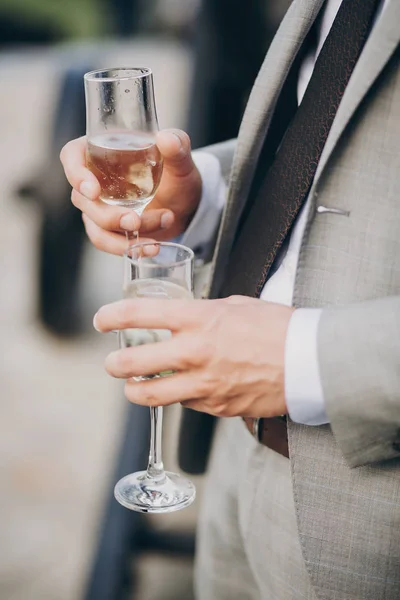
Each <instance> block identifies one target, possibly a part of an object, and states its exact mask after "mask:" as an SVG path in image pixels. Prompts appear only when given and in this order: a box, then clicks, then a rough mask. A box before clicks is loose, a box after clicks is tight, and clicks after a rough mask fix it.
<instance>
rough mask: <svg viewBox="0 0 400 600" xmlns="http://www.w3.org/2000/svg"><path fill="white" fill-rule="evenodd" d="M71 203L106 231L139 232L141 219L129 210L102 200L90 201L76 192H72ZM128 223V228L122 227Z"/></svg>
mask: <svg viewBox="0 0 400 600" xmlns="http://www.w3.org/2000/svg"><path fill="white" fill-rule="evenodd" d="M71 201H72V204H73V205H74V206H76V208H79V210H81V211H82V212H83V213H85V215H86V216H87V217H88V218H89V219H90V220H91V221H93V222H94V223H96V225H97V226H98V227H101V229H105V230H106V231H121V230H126V231H137V230H138V229H139V228H140V217H139V216H138V215H137V214H136V213H135V211H133V210H131V209H129V208H124V207H123V206H109V205H108V204H105V203H104V202H102V201H101V200H88V199H87V198H85V197H84V196H82V194H79V193H78V192H77V191H75V190H73V191H72V194H71ZM126 221H127V222H128V223H127V224H128V227H121V223H125V222H126Z"/></svg>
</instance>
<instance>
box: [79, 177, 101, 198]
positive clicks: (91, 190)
mask: <svg viewBox="0 0 400 600" xmlns="http://www.w3.org/2000/svg"><path fill="white" fill-rule="evenodd" d="M79 191H80V193H81V194H82V196H85V198H88V199H89V200H94V198H95V196H96V191H97V190H96V186H95V184H94V183H91V182H90V181H82V183H81V185H80V188H79Z"/></svg>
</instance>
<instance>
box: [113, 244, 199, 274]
mask: <svg viewBox="0 0 400 600" xmlns="http://www.w3.org/2000/svg"><path fill="white" fill-rule="evenodd" d="M144 246H163V247H169V248H177V249H180V250H184V251H185V252H186V253H187V256H186V258H182V259H181V260H177V261H174V262H171V263H169V264H168V267H176V266H179V265H183V264H185V263H187V262H191V261H193V260H194V252H193V250H192V249H191V248H188V247H187V246H184V245H183V244H177V243H175V242H157V241H154V242H137V243H136V244H131V245H130V246H129V247H128V248H127V250H126V251H125V252H124V256H125V258H126V259H127V260H129V261H130V262H137V261H138V260H139V258H143V257H138V258H133V257H132V256H130V255H129V252H130V251H131V250H132V249H133V248H143V247H144ZM147 266H148V267H152V266H153V267H157V268H158V267H159V265H157V264H154V265H151V264H149V265H147Z"/></svg>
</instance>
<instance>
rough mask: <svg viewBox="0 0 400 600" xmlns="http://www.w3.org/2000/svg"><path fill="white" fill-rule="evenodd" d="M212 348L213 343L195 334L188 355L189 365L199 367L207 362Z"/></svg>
mask: <svg viewBox="0 0 400 600" xmlns="http://www.w3.org/2000/svg"><path fill="white" fill-rule="evenodd" d="M212 350H213V345H212V344H211V342H210V341H209V340H207V339H206V338H204V337H201V336H196V338H195V340H194V341H193V342H192V348H191V352H190V355H189V357H188V359H189V362H190V365H191V366H193V367H201V366H202V365H204V364H207V363H208V361H209V359H210V357H211V354H212Z"/></svg>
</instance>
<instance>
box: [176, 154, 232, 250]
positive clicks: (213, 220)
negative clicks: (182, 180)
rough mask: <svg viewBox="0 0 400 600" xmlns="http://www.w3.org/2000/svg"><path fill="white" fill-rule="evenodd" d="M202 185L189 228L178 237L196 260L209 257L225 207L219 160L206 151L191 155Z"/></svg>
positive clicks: (223, 183)
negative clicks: (198, 201) (199, 198)
mask: <svg viewBox="0 0 400 600" xmlns="http://www.w3.org/2000/svg"><path fill="white" fill-rule="evenodd" d="M193 160H194V163H195V165H196V166H197V168H198V170H199V172H200V175H201V180H202V184H203V189H202V195H201V200H200V204H199V206H198V208H197V211H196V214H195V215H194V217H193V219H192V221H191V222H190V225H189V227H188V228H187V230H186V231H185V233H184V234H183V235H182V237H181V238H180V241H181V243H182V244H184V245H185V246H188V247H189V248H191V249H192V250H193V251H194V253H195V254H196V257H197V258H199V259H202V258H205V257H207V256H209V255H210V254H211V252H212V248H211V244H213V243H214V242H215V238H216V233H217V229H218V227H219V223H220V220H221V214H222V210H223V208H224V205H225V199H226V191H227V186H226V184H225V181H224V178H223V177H222V173H221V165H220V163H219V160H218V159H217V158H216V156H214V155H213V154H211V153H209V152H202V151H196V152H193Z"/></svg>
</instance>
